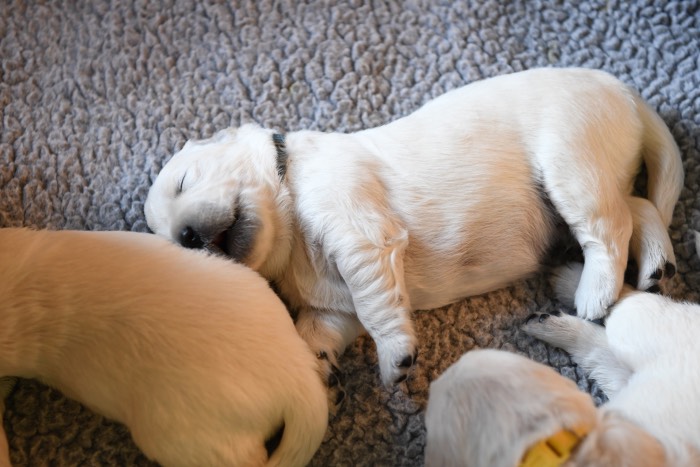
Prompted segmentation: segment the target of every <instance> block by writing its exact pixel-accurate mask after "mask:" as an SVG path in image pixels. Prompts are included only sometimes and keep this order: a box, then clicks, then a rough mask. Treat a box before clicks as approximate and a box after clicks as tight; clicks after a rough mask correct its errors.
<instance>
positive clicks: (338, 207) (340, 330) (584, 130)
mask: <svg viewBox="0 0 700 467" xmlns="http://www.w3.org/2000/svg"><path fill="white" fill-rule="evenodd" d="M642 161H643V162H644V163H645V164H646V166H647V169H648V172H649V183H648V191H649V200H650V201H648V200H646V199H643V198H634V197H632V196H631V192H632V185H633V181H634V178H635V174H637V172H638V170H639V168H640V165H641V164H642ZM682 184H683V170H682V166H681V159H680V155H679V152H678V148H677V146H676V144H675V142H674V140H673V138H672V136H671V134H670V132H669V131H668V129H667V128H666V126H665V125H664V123H663V121H662V120H661V119H660V118H659V116H658V115H656V114H655V113H654V112H653V111H652V110H650V109H649V107H648V106H647V105H646V104H645V103H644V102H642V100H641V99H640V98H639V97H638V96H637V95H636V94H635V93H634V92H633V91H631V90H630V89H629V88H628V87H626V86H625V85H623V84H622V83H621V82H620V81H618V80H616V79H615V78H613V77H612V76H610V75H608V74H606V73H603V72H600V71H593V70H584V69H536V70H531V71H526V72H522V73H515V74H512V75H507V76H501V77H497V78H493V79H488V80H484V81H479V82H476V83H473V84H470V85H468V86H465V87H463V88H461V89H457V90H454V91H451V92H448V93H446V94H444V95H443V96H441V97H438V98H437V99H434V100H433V101H431V102H429V103H428V104H426V105H425V106H423V107H422V108H421V109H419V110H418V111H416V112H415V113H413V114H411V115H409V116H407V117H405V118H402V119H399V120H397V121H394V122H392V123H389V124H388V125H385V126H382V127H379V128H374V129H370V130H365V131H360V132H357V133H352V134H342V133H320V132H314V131H298V132H294V133H289V134H287V135H286V136H283V135H280V134H277V133H274V132H273V131H272V130H266V129H263V128H260V127H258V126H254V125H246V126H243V127H241V128H239V129H230V130H225V131H222V132H220V133H219V134H217V135H215V136H214V137H213V138H211V139H208V140H204V141H196V142H188V143H187V144H186V145H185V146H184V148H183V149H182V150H181V151H180V152H179V153H177V154H175V156H173V158H172V159H171V160H170V161H169V162H168V164H166V165H165V167H164V168H163V170H162V171H161V173H160V174H159V175H158V177H157V178H156V180H155V182H154V184H153V186H152V187H151V190H150V192H149V195H148V198H147V200H146V205H145V213H146V218H147V221H148V225H149V227H150V228H151V229H152V230H153V231H154V232H155V233H157V234H159V235H162V236H164V237H166V238H169V239H171V240H174V241H176V242H178V243H181V244H182V245H184V246H186V247H191V248H202V247H203V248H212V249H216V250H218V251H221V252H223V253H225V254H226V255H228V256H230V257H232V258H233V259H235V260H237V261H240V262H243V263H245V264H247V265H248V266H250V267H251V268H253V269H255V270H256V271H258V272H260V273H261V274H262V275H263V276H265V277H266V278H267V279H269V280H270V281H271V282H273V283H274V284H275V285H276V288H277V289H278V290H279V292H280V294H281V295H282V297H283V298H284V299H285V300H286V301H287V303H288V304H289V305H290V306H291V307H292V308H293V309H294V310H295V311H296V312H297V313H298V316H297V321H296V325H297V329H298V330H299V332H300V334H301V335H302V337H303V338H304V339H305V340H306V341H307V342H308V343H309V345H310V346H311V348H312V349H313V350H314V351H315V352H316V353H317V355H319V356H321V357H324V356H325V357H327V361H326V362H324V363H323V364H324V367H325V371H326V372H327V373H329V372H330V371H331V367H332V365H335V364H336V363H337V361H336V359H337V356H338V355H339V354H340V353H342V352H343V350H344V349H345V347H346V346H347V344H348V343H350V342H352V341H353V340H354V339H355V338H356V337H357V335H358V334H359V333H360V332H361V331H362V330H363V329H364V330H366V331H368V332H369V334H370V335H371V337H372V338H373V339H374V341H375V343H376V345H377V353H378V357H379V365H380V370H381V376H382V380H383V382H384V383H385V384H391V383H393V382H397V381H401V380H403V379H404V378H405V377H406V374H407V371H408V369H409V367H410V366H411V365H412V364H413V362H414V360H415V348H416V337H415V334H414V329H413V325H412V322H411V318H410V315H411V311H412V310H414V309H430V308H435V307H439V306H442V305H446V304H449V303H451V302H454V301H456V300H459V299H460V298H462V297H465V296H470V295H476V294H481V293H484V292H487V291H490V290H492V289H496V288H499V287H502V286H504V285H506V284H508V283H510V282H513V281H515V280H518V279H521V278H523V277H525V276H527V275H529V274H531V273H533V272H534V271H536V270H537V269H538V267H539V264H540V260H541V259H542V257H543V255H544V254H545V252H546V250H547V248H548V247H549V245H550V241H551V239H552V237H553V236H554V232H555V228H554V226H555V222H556V219H557V218H558V217H561V218H563V220H564V221H565V222H566V223H567V224H568V226H569V227H570V228H571V230H572V231H573V233H574V235H575V236H576V238H577V239H578V241H579V242H580V244H581V246H582V247H583V251H584V254H585V259H586V268H585V271H584V274H583V278H582V280H581V284H580V286H579V289H578V291H577V293H576V307H577V310H578V313H579V315H580V316H581V317H585V318H590V319H593V318H600V317H602V316H604V315H605V313H606V310H607V308H608V307H609V306H610V305H611V304H612V303H614V301H615V300H616V299H617V297H618V294H619V292H620V289H621V287H622V280H623V272H624V270H625V267H626V264H627V259H628V247H630V248H631V252H632V254H633V256H634V257H635V259H636V260H637V262H638V264H639V266H640V277H639V284H638V286H639V287H640V288H643V289H646V288H648V287H651V286H654V285H655V284H656V283H657V282H658V281H659V280H660V279H661V278H662V276H664V274H665V275H666V276H669V275H672V273H673V272H674V271H675V267H674V264H675V259H674V256H673V249H672V247H671V242H670V239H669V238H668V234H667V232H666V228H667V226H668V224H669V222H670V220H671V217H672V214H673V207H674V205H675V203H676V201H677V199H678V194H679V192H680V189H681V186H682Z"/></svg>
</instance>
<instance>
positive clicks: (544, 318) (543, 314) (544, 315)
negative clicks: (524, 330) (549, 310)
mask: <svg viewBox="0 0 700 467" xmlns="http://www.w3.org/2000/svg"><path fill="white" fill-rule="evenodd" d="M547 318H549V315H548V314H546V313H542V314H541V315H540V317H539V319H538V320H537V321H539V322H540V323H544V322H545V321H547Z"/></svg>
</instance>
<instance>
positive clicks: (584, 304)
mask: <svg viewBox="0 0 700 467" xmlns="http://www.w3.org/2000/svg"><path fill="white" fill-rule="evenodd" d="M601 282H603V281H601ZM617 296H618V291H617V290H616V287H615V286H614V282H613V281H609V282H607V283H604V284H601V283H598V284H596V285H595V286H593V285H592V284H591V281H586V282H584V281H583V280H582V281H581V282H580V283H579V286H578V289H577V290H576V296H575V298H574V304H575V307H576V314H577V315H578V317H579V318H582V319H587V320H589V321H595V320H598V319H603V318H605V317H606V316H607V315H608V309H609V308H610V307H611V306H613V305H614V304H615V301H616V300H617Z"/></svg>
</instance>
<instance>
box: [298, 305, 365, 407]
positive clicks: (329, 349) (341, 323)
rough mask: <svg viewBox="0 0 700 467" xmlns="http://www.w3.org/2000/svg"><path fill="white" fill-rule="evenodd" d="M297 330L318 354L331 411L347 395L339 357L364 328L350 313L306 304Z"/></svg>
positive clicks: (301, 311)
mask: <svg viewBox="0 0 700 467" xmlns="http://www.w3.org/2000/svg"><path fill="white" fill-rule="evenodd" d="M296 328H297V332H298V333H299V335H300V336H301V338H302V339H304V341H306V343H307V344H308V345H309V348H311V350H312V351H313V352H314V353H315V354H316V357H317V358H318V364H319V371H320V373H321V378H322V379H323V381H326V384H327V385H328V389H329V391H328V402H329V407H330V408H331V412H334V408H336V407H337V406H338V405H340V404H341V403H342V402H343V399H345V391H344V390H343V387H342V384H341V381H340V370H339V368H338V357H339V356H340V355H342V353H343V352H344V351H345V348H346V347H347V346H348V345H349V344H350V343H351V342H353V341H354V340H355V339H356V338H357V337H358V336H359V335H360V334H362V332H363V331H364V329H363V328H362V325H361V324H360V322H359V321H358V320H357V317H356V316H355V315H353V314H350V313H342V312H336V311H331V310H317V309H314V308H303V309H301V310H300V311H299V315H298V316H297V321H296Z"/></svg>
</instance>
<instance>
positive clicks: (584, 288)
mask: <svg viewBox="0 0 700 467" xmlns="http://www.w3.org/2000/svg"><path fill="white" fill-rule="evenodd" d="M581 144H585V141H584V142H581ZM573 147H574V146H572V145H568V144H567V145H564V146H561V145H558V146H557V145H554V146H551V147H548V148H546V151H545V152H547V154H543V155H541V160H542V176H543V178H544V185H545V189H546V190H547V192H548V194H549V197H550V199H551V200H552V202H553V203H554V205H555V207H556V208H557V210H558V211H559V213H560V214H561V216H562V217H563V218H564V220H565V221H566V223H567V224H568V225H569V227H570V228H571V231H572V232H573V234H574V236H575V237H576V239H577V240H578V242H579V244H580V245H581V247H582V249H583V255H584V257H585V264H584V268H583V272H582V275H581V280H580V281H579V285H578V289H577V290H576V295H575V297H574V303H575V305H576V311H577V313H578V315H579V316H580V317H581V318H586V319H591V320H593V319H598V318H602V317H604V316H605V314H606V312H607V309H608V307H609V306H610V305H612V304H613V303H614V302H615V300H616V299H617V298H618V295H619V293H620V290H621V289H622V284H623V281H624V272H625V269H626V267H627V254H628V248H629V243H630V237H631V236H632V215H631V213H630V209H629V207H628V205H627V203H626V202H625V198H624V196H622V194H621V192H620V191H619V188H618V183H617V180H615V178H614V177H613V176H612V175H610V174H606V173H605V171H604V169H601V168H600V167H598V166H597V161H596V160H595V158H596V157H595V156H594V155H593V154H595V153H596V148H587V149H586V148H584V149H583V150H582V151H583V152H582V153H580V155H576V154H573V156H574V157H567V160H566V164H562V162H561V157H562V154H566V155H572V154H571V153H572V151H573V149H572V148H573ZM591 159H594V160H593V161H591Z"/></svg>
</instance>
